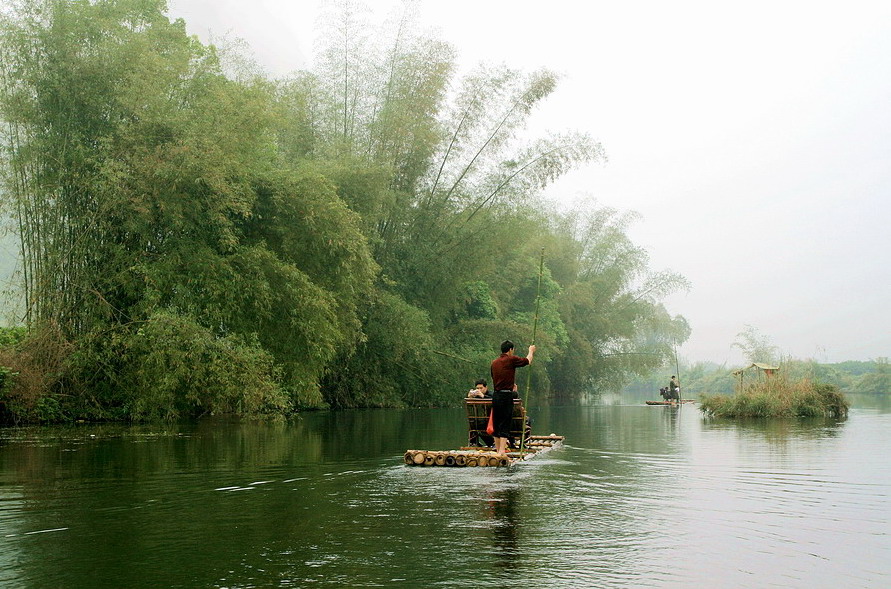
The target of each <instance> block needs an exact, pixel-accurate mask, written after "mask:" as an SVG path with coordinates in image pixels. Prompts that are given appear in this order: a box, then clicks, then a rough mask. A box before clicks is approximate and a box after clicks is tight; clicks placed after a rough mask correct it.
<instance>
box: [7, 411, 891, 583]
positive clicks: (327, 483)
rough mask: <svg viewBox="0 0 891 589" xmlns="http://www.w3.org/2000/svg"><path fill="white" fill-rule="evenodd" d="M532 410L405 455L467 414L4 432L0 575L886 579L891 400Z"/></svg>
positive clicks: (441, 437) (128, 579)
mask: <svg viewBox="0 0 891 589" xmlns="http://www.w3.org/2000/svg"><path fill="white" fill-rule="evenodd" d="M855 402H856V403H858V404H856V405H855V409H854V410H853V411H852V413H851V415H850V417H849V418H848V419H847V420H845V421H825V420H810V421H751V422H732V421H721V420H714V419H708V418H704V417H703V416H702V415H701V414H700V412H699V411H698V409H697V408H696V407H694V406H683V407H663V406H657V407H647V406H643V405H640V404H633V405H629V404H624V405H623V404H620V403H613V404H609V405H601V406H592V407H572V408H559V407H558V408H547V407H540V408H536V410H535V415H534V417H535V428H536V430H537V433H550V432H557V433H561V434H564V435H566V436H567V444H566V446H565V447H564V448H562V449H558V450H554V451H552V452H550V453H548V454H546V455H543V456H540V457H538V458H536V459H535V460H532V461H529V462H528V463H526V464H524V465H522V466H519V467H516V468H511V469H491V468H464V469H458V468H453V469H449V468H412V467H406V466H403V465H402V463H401V456H402V453H403V452H404V451H405V450H406V449H407V448H429V449H445V448H450V447H454V446H456V445H458V444H460V443H462V441H463V439H464V435H465V434H464V430H463V427H462V415H461V411H460V410H406V411H395V410H375V411H351V412H340V413H316V414H307V415H306V416H304V417H303V418H302V419H300V420H298V421H296V422H294V423H277V424H264V423H232V422H227V421H220V420H212V421H203V422H201V423H199V424H195V425H182V426H160V427H159V426H139V427H125V426H101V427H95V426H89V427H72V428H42V429H9V430H0V586H14V587H131V588H140V587H270V586H298V587H302V586H308V585H329V586H403V585H405V586H408V585H413V586H449V587H466V586H477V585H480V586H482V585H485V586H521V585H524V586H532V587H536V586H558V587H689V586H693V587H710V586H720V587H753V586H758V587H837V586H844V587H880V586H886V585H888V584H889V583H891V564H889V563H891V539H889V533H888V530H889V529H891V526H889V524H891V521H889V513H891V501H889V497H891V461H888V460H887V459H886V458H885V457H884V452H885V448H887V447H888V445H889V442H891V408H886V407H885V406H884V405H883V404H882V402H880V401H877V400H875V399H872V398H870V399H866V400H865V401H864V402H863V403H862V404H860V403H859V402H857V401H855Z"/></svg>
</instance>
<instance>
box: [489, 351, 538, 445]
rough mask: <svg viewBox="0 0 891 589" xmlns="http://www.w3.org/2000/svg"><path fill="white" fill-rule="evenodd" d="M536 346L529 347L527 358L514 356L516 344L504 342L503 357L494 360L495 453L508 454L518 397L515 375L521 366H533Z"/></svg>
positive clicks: (493, 410)
mask: <svg viewBox="0 0 891 589" xmlns="http://www.w3.org/2000/svg"><path fill="white" fill-rule="evenodd" d="M534 354H535V344H533V345H531V346H529V353H528V354H526V357H525V358H520V357H519V356H515V355H514V343H513V342H512V341H510V340H504V341H503V342H502V343H501V355H500V356H498V357H497V358H495V359H494V360H492V368H491V370H492V387H493V388H494V389H495V392H494V393H493V394H492V425H493V426H494V428H495V432H494V434H493V435H494V437H495V451H496V452H497V453H499V454H507V439H508V438H509V437H510V422H511V419H512V418H513V414H514V399H515V398H516V397H517V396H518V395H517V384H516V380H515V373H516V370H517V368H519V367H520V366H529V365H530V364H532V356H533V355H534Z"/></svg>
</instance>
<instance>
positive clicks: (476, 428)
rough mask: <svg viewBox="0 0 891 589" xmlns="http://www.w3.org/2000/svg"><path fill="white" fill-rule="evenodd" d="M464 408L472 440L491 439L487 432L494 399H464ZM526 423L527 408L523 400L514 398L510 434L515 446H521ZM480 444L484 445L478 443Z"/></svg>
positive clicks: (469, 435)
mask: <svg viewBox="0 0 891 589" xmlns="http://www.w3.org/2000/svg"><path fill="white" fill-rule="evenodd" d="M464 410H465V412H466V413H467V428H468V437H469V439H470V440H471V441H473V440H477V441H483V443H484V442H485V440H486V439H487V438H488V439H491V438H492V436H490V435H489V434H487V433H486V427H487V426H488V425H489V411H491V410H492V399H464ZM525 423H526V409H525V408H524V407H523V401H522V400H520V399H514V414H513V418H512V419H511V424H510V435H511V438H512V439H513V440H514V446H516V447H519V446H520V444H521V442H522V436H523V432H524V430H525V427H524V424H525ZM478 445H482V443H481V444H478Z"/></svg>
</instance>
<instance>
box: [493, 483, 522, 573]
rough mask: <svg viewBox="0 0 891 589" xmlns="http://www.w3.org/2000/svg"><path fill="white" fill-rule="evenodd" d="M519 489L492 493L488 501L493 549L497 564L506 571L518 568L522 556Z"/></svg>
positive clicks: (508, 488) (513, 487) (507, 489)
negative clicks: (520, 546)
mask: <svg viewBox="0 0 891 589" xmlns="http://www.w3.org/2000/svg"><path fill="white" fill-rule="evenodd" d="M519 493H520V491H519V489H518V488H517V487H515V486H511V487H507V488H503V489H496V490H493V491H491V493H490V494H489V496H488V498H487V500H486V503H485V505H486V516H487V517H488V518H489V519H490V520H491V521H492V534H493V542H492V545H493V549H494V553H495V557H496V564H497V565H500V566H503V567H504V570H507V571H509V570H513V569H515V568H516V567H517V564H518V563H517V559H518V557H519V556H520V551H519V539H518V535H517V532H518V529H517V528H518V525H519V520H518V516H517V501H518V498H519Z"/></svg>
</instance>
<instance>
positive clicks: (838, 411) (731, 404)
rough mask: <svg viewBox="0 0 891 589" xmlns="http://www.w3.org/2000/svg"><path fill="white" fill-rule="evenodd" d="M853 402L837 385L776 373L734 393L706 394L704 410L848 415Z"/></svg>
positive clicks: (730, 413)
mask: <svg viewBox="0 0 891 589" xmlns="http://www.w3.org/2000/svg"><path fill="white" fill-rule="evenodd" d="M849 406H850V404H849V402H848V400H847V398H846V397H845V395H844V393H842V392H841V391H840V390H839V389H838V387H837V386H835V385H832V384H824V383H818V382H813V381H811V380H809V379H806V378H805V379H799V380H794V381H791V380H788V379H786V378H783V377H782V376H773V377H770V378H766V379H764V380H761V381H758V382H755V383H747V384H746V386H745V387H744V388H743V389H741V390H740V388H739V387H737V391H736V393H735V394H733V395H703V397H702V400H701V403H700V406H699V407H700V409H701V410H702V411H703V412H705V413H708V414H709V415H713V416H715V417H783V418H789V417H844V416H846V415H847V414H848V408H849Z"/></svg>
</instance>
